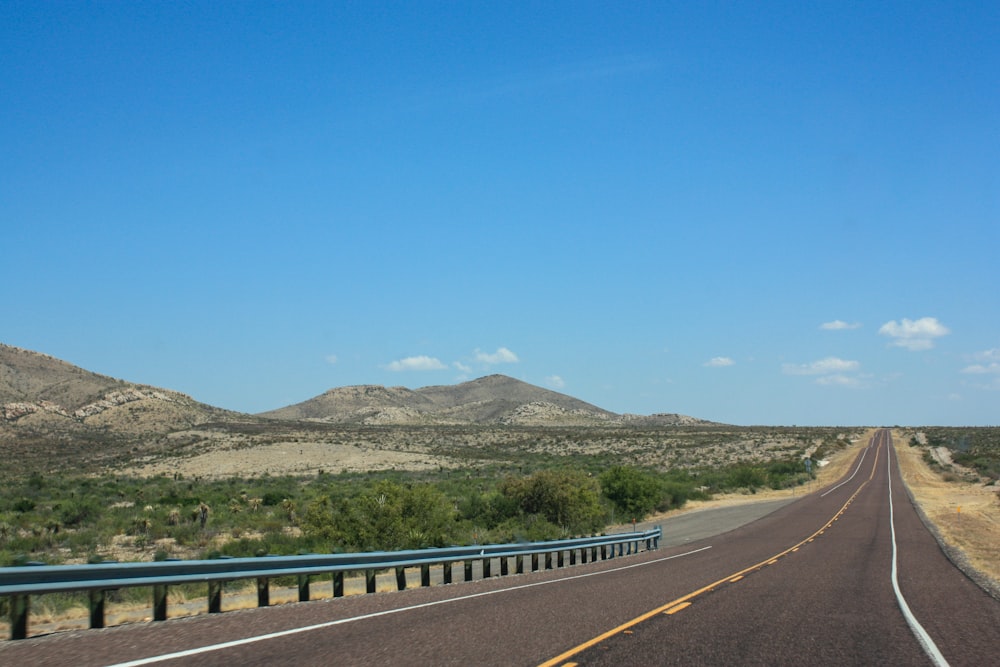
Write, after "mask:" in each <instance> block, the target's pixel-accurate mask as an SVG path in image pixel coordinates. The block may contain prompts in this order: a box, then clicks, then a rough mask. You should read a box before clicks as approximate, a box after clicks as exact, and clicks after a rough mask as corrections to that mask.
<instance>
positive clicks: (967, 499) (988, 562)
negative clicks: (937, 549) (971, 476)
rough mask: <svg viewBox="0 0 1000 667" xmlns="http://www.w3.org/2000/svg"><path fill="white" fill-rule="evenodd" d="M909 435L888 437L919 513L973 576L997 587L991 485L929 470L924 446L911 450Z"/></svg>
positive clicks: (998, 531)
mask: <svg viewBox="0 0 1000 667" xmlns="http://www.w3.org/2000/svg"><path fill="white" fill-rule="evenodd" d="M910 435H911V434H910V433H906V434H902V433H899V432H894V433H893V439H894V440H895V441H896V443H897V445H896V452H897V453H898V455H899V467H900V470H901V471H902V474H903V479H904V480H905V481H906V485H907V486H908V487H909V488H910V491H911V492H912V493H913V495H914V497H915V498H916V500H917V503H918V504H919V505H920V507H921V508H922V509H923V511H924V514H925V515H926V516H927V518H928V519H929V520H930V521H931V522H932V523H933V524H934V526H935V527H936V528H937V530H938V532H939V533H940V535H941V536H942V538H943V539H944V541H945V542H946V543H947V544H948V545H950V546H951V547H954V548H956V549H959V550H960V551H961V552H962V553H963V554H964V556H965V558H966V559H967V561H968V563H969V564H970V565H971V566H972V567H973V568H974V569H975V570H977V571H978V572H980V573H982V574H984V575H986V576H987V577H989V578H990V579H992V580H993V582H995V583H997V584H998V585H1000V496H998V489H997V487H996V486H983V485H982V484H973V483H970V482H966V481H962V480H961V479H958V478H960V477H964V475H953V474H952V475H949V474H948V473H945V475H947V476H948V478H949V479H948V480H946V479H945V478H944V477H943V476H942V474H940V473H938V472H936V471H934V470H931V468H930V467H929V466H928V465H927V463H925V462H924V460H923V452H924V449H923V448H917V447H910V446H909V445H907V444H906V443H907V442H909V440H910Z"/></svg>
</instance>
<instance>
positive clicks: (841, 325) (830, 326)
mask: <svg viewBox="0 0 1000 667" xmlns="http://www.w3.org/2000/svg"><path fill="white" fill-rule="evenodd" d="M819 328H820V329H826V330H827V331H841V330H843V329H860V328H861V322H854V323H849V322H844V321H843V320H834V321H833V322H824V323H823V324H821V325H819Z"/></svg>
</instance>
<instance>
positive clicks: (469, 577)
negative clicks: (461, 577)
mask: <svg viewBox="0 0 1000 667" xmlns="http://www.w3.org/2000/svg"><path fill="white" fill-rule="evenodd" d="M465 580H466V581H472V561H471V560H467V561H465Z"/></svg>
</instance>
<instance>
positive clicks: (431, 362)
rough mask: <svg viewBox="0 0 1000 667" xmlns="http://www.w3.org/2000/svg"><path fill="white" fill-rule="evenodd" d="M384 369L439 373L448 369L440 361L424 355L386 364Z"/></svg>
mask: <svg viewBox="0 0 1000 667" xmlns="http://www.w3.org/2000/svg"><path fill="white" fill-rule="evenodd" d="M385 367H386V369H387V370H390V371H440V370H444V369H446V368H448V367H447V366H445V365H444V364H442V363H441V360H440V359H435V358H434V357H428V356H426V355H420V356H416V357H406V358H405V359H399V360H398V361H393V362H392V363H389V364H386V366H385Z"/></svg>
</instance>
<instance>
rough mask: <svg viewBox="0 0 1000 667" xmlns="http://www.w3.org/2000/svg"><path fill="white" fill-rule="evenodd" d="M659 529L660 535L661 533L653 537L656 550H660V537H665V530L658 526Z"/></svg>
mask: <svg viewBox="0 0 1000 667" xmlns="http://www.w3.org/2000/svg"><path fill="white" fill-rule="evenodd" d="M657 528H659V529H660V533H659V535H655V536H653V548H654V549H659V548H660V535H663V528H662V526H657Z"/></svg>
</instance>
